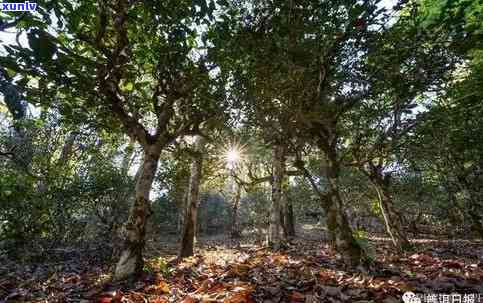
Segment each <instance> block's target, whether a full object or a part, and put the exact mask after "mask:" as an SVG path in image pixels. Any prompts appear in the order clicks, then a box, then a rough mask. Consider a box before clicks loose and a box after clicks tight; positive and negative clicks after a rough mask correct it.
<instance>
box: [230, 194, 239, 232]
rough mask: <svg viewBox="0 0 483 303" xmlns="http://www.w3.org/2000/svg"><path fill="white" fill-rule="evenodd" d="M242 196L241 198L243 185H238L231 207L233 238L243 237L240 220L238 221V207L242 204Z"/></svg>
mask: <svg viewBox="0 0 483 303" xmlns="http://www.w3.org/2000/svg"><path fill="white" fill-rule="evenodd" d="M240 198H241V186H240V185H237V188H236V192H235V197H234V198H233V204H232V207H231V231H230V236H231V238H232V239H239V238H240V237H241V232H240V222H238V208H239V206H240Z"/></svg>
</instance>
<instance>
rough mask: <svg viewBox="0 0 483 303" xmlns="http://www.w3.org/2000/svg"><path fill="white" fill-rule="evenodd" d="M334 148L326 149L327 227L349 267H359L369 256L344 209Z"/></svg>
mask: <svg viewBox="0 0 483 303" xmlns="http://www.w3.org/2000/svg"><path fill="white" fill-rule="evenodd" d="M334 148H335V147H333V148H332V149H326V153H327V168H326V177H327V180H328V183H329V193H328V195H327V201H326V202H327V204H326V205H325V207H324V208H325V211H326V213H327V216H328V218H327V227H328V229H329V233H330V239H331V243H332V246H333V247H334V248H335V250H336V251H337V252H338V253H340V254H341V256H342V259H343V260H344V263H345V264H346V265H347V266H348V267H357V266H360V265H363V264H362V263H363V261H364V260H365V259H367V258H366V255H365V252H364V251H363V249H362V247H361V246H360V245H359V243H358V242H357V241H356V239H355V238H354V235H353V232H352V228H351V226H350V224H349V220H348V219H347V215H346V213H345V210H344V205H343V202H342V198H341V196H340V192H339V182H338V181H339V180H338V178H339V172H340V166H339V163H338V161H337V155H336V151H335V150H334Z"/></svg>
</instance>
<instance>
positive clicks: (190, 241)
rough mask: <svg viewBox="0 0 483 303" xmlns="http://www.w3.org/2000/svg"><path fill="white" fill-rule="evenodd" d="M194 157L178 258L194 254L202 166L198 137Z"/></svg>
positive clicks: (199, 138)
mask: <svg viewBox="0 0 483 303" xmlns="http://www.w3.org/2000/svg"><path fill="white" fill-rule="evenodd" d="M195 140H196V141H195V148H196V150H195V155H194V157H193V162H192V163H191V176H190V181H189V189H188V205H187V206H186V211H185V218H184V229H183V238H182V239H181V249H180V252H179V257H180V258H184V257H189V256H192V255H193V253H194V243H195V236H196V224H197V222H196V219H197V215H198V204H199V192H200V182H201V169H202V164H203V155H202V149H203V144H204V142H203V141H204V140H203V138H202V137H200V136H198V137H197V138H196V139H195Z"/></svg>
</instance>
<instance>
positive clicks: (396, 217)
mask: <svg viewBox="0 0 483 303" xmlns="http://www.w3.org/2000/svg"><path fill="white" fill-rule="evenodd" d="M371 168H372V173H371V174H370V179H371V182H372V183H373V184H374V186H375V188H376V191H377V196H378V200H379V208H380V210H381V213H382V216H383V219H384V225H385V227H386V231H387V233H388V234H389V236H390V237H391V241H392V243H393V245H394V247H395V248H396V249H397V250H398V251H404V250H407V249H409V248H410V247H411V243H410V242H409V240H408V239H407V237H406V234H405V232H404V228H403V221H402V216H401V214H400V213H399V212H398V211H397V210H396V208H395V207H394V203H393V200H392V197H391V193H390V190H389V186H390V175H385V174H384V172H382V169H381V168H378V167H376V166H373V165H372V166H371Z"/></svg>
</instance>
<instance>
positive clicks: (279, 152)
mask: <svg viewBox="0 0 483 303" xmlns="http://www.w3.org/2000/svg"><path fill="white" fill-rule="evenodd" d="M272 169H273V178H272V205H271V207H270V220H269V228H268V245H269V246H271V247H272V248H273V249H280V245H281V238H280V210H281V208H280V204H281V198H282V183H283V177H284V171H285V150H284V147H283V146H282V145H275V147H274V150H273V168H272Z"/></svg>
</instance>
